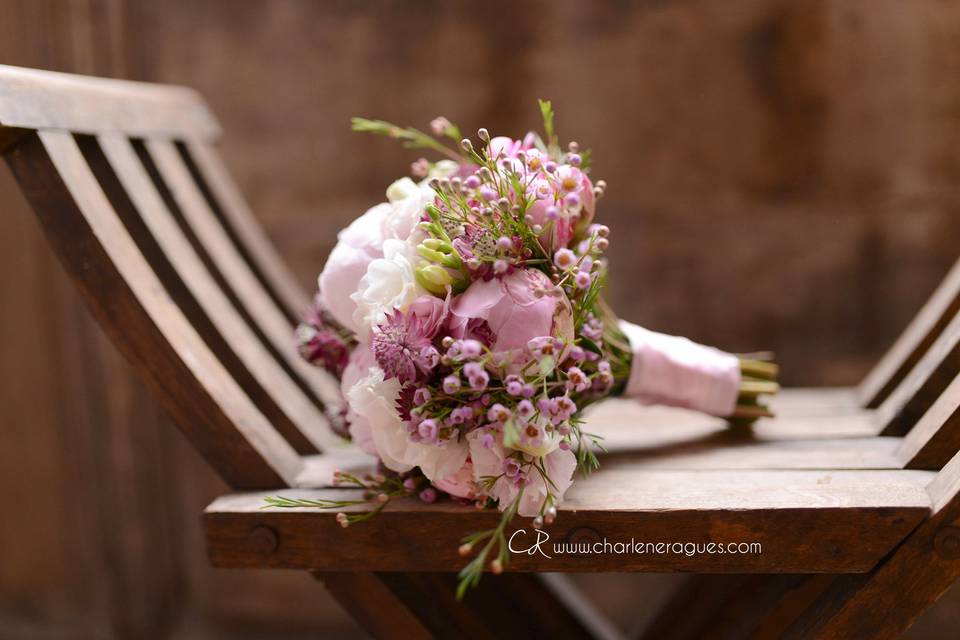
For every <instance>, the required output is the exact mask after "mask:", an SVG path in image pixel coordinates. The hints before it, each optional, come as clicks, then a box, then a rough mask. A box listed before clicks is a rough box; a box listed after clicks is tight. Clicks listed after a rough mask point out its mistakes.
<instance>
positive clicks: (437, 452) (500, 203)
mask: <svg viewBox="0 0 960 640" xmlns="http://www.w3.org/2000/svg"><path fill="white" fill-rule="evenodd" d="M540 108H541V112H542V115H543V122H544V130H545V134H546V135H545V137H544V138H541V137H539V136H538V135H536V134H533V133H530V134H527V135H526V136H525V137H524V138H523V139H520V140H514V139H511V138H507V137H491V136H490V134H489V133H488V132H487V130H486V129H480V130H479V131H478V132H477V138H478V143H476V144H474V142H471V140H470V139H468V138H464V137H462V136H461V134H460V131H459V130H458V129H457V127H456V126H455V125H453V124H452V123H450V122H449V121H447V120H446V119H444V118H437V119H435V120H434V121H433V122H432V123H431V129H432V132H433V134H434V135H433V136H431V135H428V134H426V133H424V132H421V131H418V130H416V129H412V128H401V127H397V126H394V125H391V124H389V123H386V122H382V121H373V120H366V119H361V118H356V119H354V121H353V127H354V129H355V130H357V131H367V132H371V133H376V134H382V135H385V136H388V137H391V138H396V139H399V140H401V141H403V142H405V143H406V145H407V146H408V147H412V148H425V149H430V150H433V151H436V152H439V153H440V154H442V156H444V159H441V160H439V161H437V162H430V161H428V160H426V159H420V160H417V161H416V162H415V163H413V165H412V168H411V173H412V175H413V176H414V177H415V178H417V179H418V180H419V182H415V181H414V180H413V179H411V178H402V179H400V180H397V181H396V182H394V183H393V184H392V185H390V187H389V188H388V189H387V191H386V197H387V202H384V203H382V204H378V205H376V206H375V207H373V208H372V209H370V210H369V211H367V212H366V213H364V214H363V215H362V216H360V217H359V218H358V219H357V220H355V221H354V222H353V223H352V224H351V225H350V226H349V227H347V228H346V229H344V230H343V231H342V232H341V233H340V234H339V236H338V242H337V245H336V247H335V248H334V249H333V252H332V253H331V254H330V257H329V259H328V260H327V263H326V266H325V268H324V270H323V272H322V273H321V274H320V278H319V285H320V290H319V294H318V296H317V298H316V304H315V307H314V308H313V309H312V310H311V311H310V314H309V316H308V318H307V319H306V321H305V322H304V323H303V324H302V325H301V326H300V327H299V328H298V330H297V339H298V345H299V348H300V352H301V354H302V355H303V356H304V357H305V358H307V359H308V360H309V361H310V362H312V363H314V364H317V365H318V366H322V367H324V368H325V369H326V370H328V371H329V372H330V373H331V374H333V375H334V376H335V377H336V378H337V379H338V380H339V381H340V384H341V389H342V392H343V397H344V400H345V402H344V404H343V407H342V408H338V409H335V410H333V411H332V412H331V413H332V415H331V423H332V426H333V428H334V430H336V431H337V433H339V434H341V435H342V436H344V437H348V438H349V439H351V440H352V441H353V442H354V443H355V444H356V445H357V446H358V447H360V448H361V449H362V450H363V451H365V452H367V453H369V454H371V455H372V456H375V457H376V458H378V459H379V460H380V462H381V463H382V466H381V468H380V472H379V473H376V474H371V475H368V476H364V477H357V476H355V475H352V474H349V473H346V472H338V474H337V477H336V478H335V481H336V482H337V483H338V484H340V485H342V486H356V487H360V488H362V489H363V491H364V498H363V500H361V501H310V500H293V499H289V498H280V497H278V498H271V499H270V504H272V505H274V506H290V507H293V506H321V507H327V508H341V507H343V506H346V505H349V504H356V503H357V502H364V501H368V502H370V503H371V505H372V506H373V508H372V509H370V510H367V511H364V512H356V511H352V512H351V513H346V512H341V513H338V514H337V519H338V521H339V522H340V523H341V525H343V526H344V527H347V526H349V525H350V524H351V523H355V522H357V521H360V520H363V519H365V518H368V517H370V516H371V515H373V514H374V513H376V512H377V511H379V510H380V509H381V508H382V507H383V505H384V504H386V503H387V502H389V500H391V499H392V498H394V497H397V496H400V495H406V494H411V493H412V494H417V495H418V496H419V498H420V499H422V500H424V501H427V502H431V501H434V500H437V499H438V498H440V497H442V496H443V495H444V494H446V495H449V496H451V497H452V498H455V499H459V500H462V501H465V502H467V501H468V502H473V503H476V504H477V505H478V506H481V507H486V506H489V507H494V506H495V507H497V508H499V510H500V511H501V512H502V513H503V517H502V518H501V521H500V524H499V525H498V526H497V527H496V528H494V529H492V530H489V531H481V532H478V533H476V534H474V535H472V536H469V537H468V538H467V539H465V540H464V541H463V545H462V546H461V548H460V552H461V554H462V555H464V556H469V555H471V554H474V553H475V552H476V555H475V557H474V559H473V560H472V561H471V562H470V563H469V564H468V565H467V566H466V568H465V569H464V570H463V572H462V573H461V585H460V594H462V593H463V590H464V589H466V588H467V587H468V586H470V585H471V584H475V583H476V582H477V581H478V580H479V578H480V575H481V573H482V571H483V570H484V568H486V567H489V569H490V570H491V571H493V572H494V573H497V572H499V571H501V570H502V568H503V565H504V564H505V563H506V562H507V560H508V551H507V546H506V544H505V536H504V532H505V528H506V526H507V524H508V523H509V522H510V520H511V519H512V518H513V517H515V516H516V515H520V516H526V517H532V518H533V524H534V526H535V527H540V526H543V524H545V523H546V524H549V523H551V522H552V521H553V520H554V518H556V516H557V506H558V505H559V504H560V503H561V501H562V500H563V496H564V493H565V492H566V491H567V489H568V487H570V485H571V483H572V482H573V480H574V475H575V472H577V471H578V470H579V471H580V472H582V473H587V472H589V471H591V470H593V469H595V468H597V466H598V459H597V457H596V455H595V449H596V448H597V447H598V443H597V440H598V438H597V437H595V436H593V435H591V434H589V433H587V432H586V431H584V423H583V420H582V419H581V417H580V416H581V411H582V410H583V409H584V407H586V406H587V405H589V404H590V403H592V402H595V401H597V400H599V399H601V398H604V397H606V396H609V395H626V396H630V397H634V398H637V399H639V400H640V401H643V402H648V403H661V404H668V405H674V406H680V407H686V408H690V409H695V410H700V411H703V412H707V413H711V414H714V415H717V416H724V417H728V418H730V419H731V420H734V421H749V420H753V419H756V418H757V417H760V416H764V415H769V413H768V412H767V410H766V408H765V407H764V406H763V405H762V404H761V403H760V402H759V401H758V397H759V396H760V395H761V394H764V393H772V392H775V391H776V388H777V387H776V383H775V382H773V380H774V378H775V376H776V367H775V365H772V364H771V363H767V362H763V361H759V360H744V359H741V358H738V357H737V356H734V355H730V354H726V353H723V352H720V351H718V350H716V349H712V348H709V347H704V346H701V345H697V344H695V343H693V342H690V341H689V340H686V339H684V338H676V337H671V336H665V335H663V334H658V333H654V332H651V331H647V330H646V329H643V328H641V327H638V326H636V325H633V324H630V323H628V322H624V321H618V320H617V319H616V318H615V316H614V315H613V313H612V312H611V310H610V309H609V308H608V307H607V305H606V304H605V303H604V301H603V299H602V297H601V293H602V290H603V286H604V281H605V279H606V266H607V265H606V261H605V259H604V251H605V250H606V249H607V247H608V246H609V244H610V241H611V232H610V229H608V228H607V227H606V226H604V225H602V224H598V223H596V222H595V221H594V218H595V214H596V209H597V201H598V200H599V199H600V198H601V197H602V196H603V194H604V191H605V189H606V184H605V182H604V181H603V180H598V181H597V182H596V183H594V182H592V181H591V179H590V177H589V172H590V152H589V151H586V150H581V149H580V147H579V146H578V145H577V143H575V142H570V143H569V144H568V145H567V146H566V148H565V149H564V148H562V147H561V146H560V143H559V140H558V138H557V135H556V133H555V131H554V114H553V111H552V109H551V105H550V103H549V102H543V101H541V102H540ZM444 140H451V141H453V143H452V144H445V143H444V142H443V141H444Z"/></svg>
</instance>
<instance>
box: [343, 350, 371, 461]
mask: <svg viewBox="0 0 960 640" xmlns="http://www.w3.org/2000/svg"><path fill="white" fill-rule="evenodd" d="M375 366H377V360H376V358H374V357H373V352H372V351H370V348H369V347H368V346H367V345H359V346H358V347H357V348H356V349H354V350H353V352H351V353H350V360H349V361H348V362H347V367H346V368H345V369H344V370H343V377H342V378H341V379H340V389H341V391H342V393H343V397H344V398H346V397H347V393H348V392H349V391H350V389H351V388H353V386H354V385H355V384H357V382H359V381H360V380H361V379H363V378H365V377H366V376H367V374H368V372H369V371H370V367H375ZM347 422H348V423H349V425H350V439H351V440H352V441H353V443H354V444H356V445H357V446H358V447H360V449H361V450H362V451H363V452H364V453H367V454H370V455H371V456H375V455H377V447H376V445H375V444H374V442H373V435H372V434H371V432H370V423H369V422H368V421H367V419H366V418H363V417H360V416H359V415H357V414H356V413H355V412H354V411H353V409H352V408H348V410H347Z"/></svg>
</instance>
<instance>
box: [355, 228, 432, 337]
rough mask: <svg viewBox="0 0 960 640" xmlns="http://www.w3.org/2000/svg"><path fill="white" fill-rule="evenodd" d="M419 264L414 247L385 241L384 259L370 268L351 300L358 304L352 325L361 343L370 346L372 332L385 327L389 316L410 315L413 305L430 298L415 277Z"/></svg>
mask: <svg viewBox="0 0 960 640" xmlns="http://www.w3.org/2000/svg"><path fill="white" fill-rule="evenodd" d="M417 261H418V258H417V257H416V248H415V247H413V246H412V245H410V244H408V243H406V242H403V241H401V240H392V239H390V240H384V241H383V258H378V259H376V260H373V261H372V262H371V263H370V264H369V265H368V266H367V272H366V273H365V274H364V276H363V277H362V278H361V279H360V282H359V283H358V285H357V289H356V292H354V293H353V294H352V295H351V296H350V298H351V299H352V300H353V302H354V303H355V304H356V309H355V310H354V312H353V323H352V324H353V327H354V332H355V333H356V334H357V339H358V340H359V341H360V342H369V340H370V332H371V330H372V329H373V328H374V327H375V326H377V325H379V324H381V323H383V321H384V320H385V319H386V316H387V314H388V313H391V312H393V311H394V310H399V311H406V310H407V307H409V306H410V303H411V302H413V301H414V300H416V299H417V298H418V297H419V296H421V295H426V293H427V291H426V290H425V289H424V288H423V287H421V286H420V285H419V284H417V280H416V278H415V277H414V272H413V270H414V267H415V266H416V263H417Z"/></svg>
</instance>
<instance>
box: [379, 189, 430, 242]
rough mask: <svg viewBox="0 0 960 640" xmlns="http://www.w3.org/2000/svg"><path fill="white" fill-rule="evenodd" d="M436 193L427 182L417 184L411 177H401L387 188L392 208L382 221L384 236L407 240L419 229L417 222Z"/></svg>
mask: <svg viewBox="0 0 960 640" xmlns="http://www.w3.org/2000/svg"><path fill="white" fill-rule="evenodd" d="M434 197H435V194H434V192H433V189H431V188H430V187H428V186H427V184H426V182H421V183H420V184H417V183H416V182H414V181H413V180H411V179H410V178H401V179H399V180H397V181H396V182H394V183H393V184H391V185H390V187H389V188H387V200H389V201H390V210H389V212H388V213H387V215H386V216H385V217H384V219H383V222H382V231H383V237H384V238H395V239H397V240H407V239H409V238H410V236H411V234H413V232H414V231H415V230H416V229H417V223H418V222H420V217H421V216H422V215H423V211H424V209H425V208H426V206H427V204H429V203H430V202H431V201H433V198H434Z"/></svg>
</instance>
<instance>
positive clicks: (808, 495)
mask: <svg viewBox="0 0 960 640" xmlns="http://www.w3.org/2000/svg"><path fill="white" fill-rule="evenodd" d="M933 475H934V474H933V473H930V472H924V471H880V470H866V471H848V470H839V471H829V470H828V471H786V470H784V471H758V470H736V471H727V470H702V471H676V470H647V469H644V468H643V467H642V466H640V467H637V466H617V467H615V468H606V469H602V470H601V471H599V472H597V473H595V474H593V475H592V476H590V477H589V478H586V479H578V480H577V482H575V483H574V485H573V487H572V488H571V489H570V490H569V491H568V493H567V498H566V500H565V501H564V503H563V505H562V507H561V509H560V513H559V515H558V517H557V520H556V522H555V523H554V524H553V525H552V526H550V527H547V528H546V532H547V533H548V535H549V536H550V539H549V541H547V542H546V543H545V544H544V546H543V547H541V548H542V549H544V551H545V553H546V554H547V555H550V556H552V557H551V558H546V557H543V556H542V555H539V554H534V555H526V554H522V553H515V554H512V557H511V562H510V565H509V567H510V570H517V571H690V572H701V573H714V572H719V573H725V572H735V573H819V572H832V573H858V572H865V571H868V570H869V569H870V568H872V567H873V566H874V565H875V564H876V563H877V562H878V561H879V560H880V559H881V558H882V557H883V556H884V555H885V554H886V553H887V552H889V551H890V550H891V548H892V547H893V546H894V545H895V544H896V543H897V542H899V541H900V540H902V539H903V537H904V536H906V535H907V533H909V531H910V530H911V529H913V528H914V527H915V526H916V525H917V524H918V523H919V522H920V521H921V520H922V519H923V518H925V517H927V516H928V515H929V512H930V502H929V498H928V496H927V493H926V492H925V490H924V487H925V485H926V484H927V483H928V482H929V481H930V479H931V478H932V477H933ZM275 493H277V492H273V494H275ZM280 493H282V494H283V495H285V496H290V497H300V498H312V499H317V498H326V499H347V498H351V497H357V496H358V492H357V491H356V490H347V489H290V490H283V491H281V492H280ZM268 495H272V494H271V493H243V494H234V495H227V496H223V497H221V498H219V499H217V500H216V501H214V502H213V503H212V504H211V505H210V506H209V507H208V508H207V510H206V512H205V514H204V523H205V528H206V537H207V544H208V549H209V555H210V558H211V561H212V563H213V564H214V565H215V566H218V567H244V568H253V567H269V568H288V569H312V570H321V571H456V570H458V569H459V568H460V567H462V566H463V564H464V559H463V558H461V557H459V556H458V554H457V548H458V546H459V544H460V541H461V539H462V538H463V536H465V535H467V534H469V533H471V532H474V531H478V530H481V529H488V528H491V527H494V526H496V524H497V521H498V514H497V513H496V512H493V511H479V510H477V509H476V508H475V507H473V506H471V505H464V504H459V503H458V502H456V501H453V500H444V501H440V502H437V503H434V504H424V503H423V502H420V501H419V500H417V499H415V498H403V499H397V500H394V501H392V502H391V503H390V504H388V505H387V507H386V508H385V509H384V510H383V512H382V513H380V514H378V515H377V516H376V517H374V518H371V519H370V520H367V521H364V522H360V523H356V524H354V525H351V526H350V527H349V528H347V529H343V528H341V527H340V526H339V525H338V524H337V522H336V521H335V514H334V512H333V511H330V510H322V509H313V508H304V509H283V508H273V507H268V508H264V504H265V502H264V498H265V497H267V496H268ZM347 510H350V509H347ZM518 529H523V530H524V532H523V533H519V534H517V536H518V537H517V539H516V540H515V544H514V548H515V550H522V549H526V548H529V547H530V546H531V545H532V543H533V542H534V541H535V538H534V534H533V530H532V529H531V528H530V522H529V520H528V519H518V520H516V521H515V522H514V523H513V524H512V525H511V527H510V528H509V529H508V531H507V535H508V536H509V535H511V534H512V533H513V532H514V531H515V530H518ZM563 541H567V542H580V543H589V544H590V545H591V549H590V550H591V551H603V550H604V549H605V548H604V547H603V542H604V541H606V542H609V543H610V544H615V543H623V544H627V543H630V542H631V541H634V542H636V543H653V544H656V543H669V544H672V543H695V544H700V545H701V546H702V545H705V544H706V543H710V542H712V543H715V544H719V545H720V546H721V547H723V550H722V551H717V552H715V553H706V552H705V551H706V550H705V549H704V548H701V549H696V548H693V549H689V548H680V549H674V550H672V551H671V549H670V548H669V547H663V548H661V549H659V551H658V550H657V549H656V547H649V546H647V545H646V544H643V545H641V547H640V548H639V549H640V551H638V549H637V548H636V547H634V548H633V549H632V550H631V551H632V552H624V553H617V552H616V548H610V549H609V552H606V553H564V552H562V551H557V550H556V549H555V548H554V547H553V546H552V543H555V542H563ZM594 543H600V545H601V546H600V547H599V548H595V547H593V546H592V545H594ZM740 543H746V544H748V545H749V544H751V543H754V544H755V543H758V544H759V545H761V547H760V548H756V547H754V548H752V549H751V548H749V547H743V549H744V550H745V551H747V552H746V553H732V552H730V549H729V548H728V547H727V545H729V544H740ZM687 550H690V551H693V553H691V554H689V555H688V554H687V553H686V551H687Z"/></svg>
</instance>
